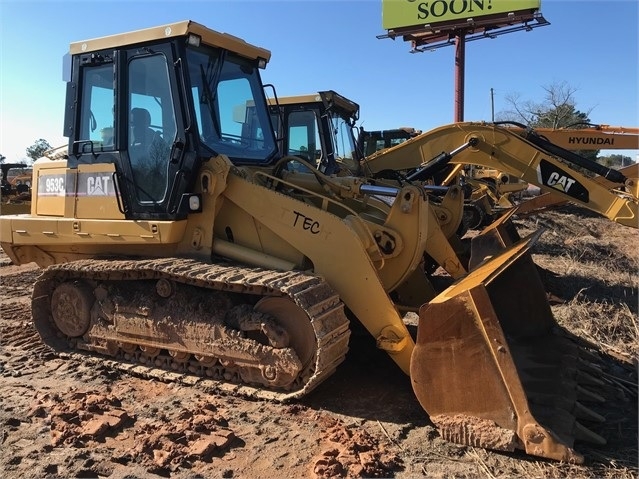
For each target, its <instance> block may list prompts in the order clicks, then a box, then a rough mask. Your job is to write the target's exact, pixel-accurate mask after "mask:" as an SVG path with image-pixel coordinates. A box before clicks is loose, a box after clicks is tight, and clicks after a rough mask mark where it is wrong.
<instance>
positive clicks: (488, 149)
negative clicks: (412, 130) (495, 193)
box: [364, 122, 639, 228]
mask: <svg viewBox="0 0 639 479" xmlns="http://www.w3.org/2000/svg"><path fill="white" fill-rule="evenodd" d="M462 145H468V147H464V148H461V149H460V146H462ZM443 157H449V158H447V160H446V161H442V158H443ZM449 163H450V164H473V165H479V166H484V167H488V168H495V169H499V170H500V171H503V172H505V173H508V174H510V175H513V176H516V177H517V178H519V179H521V180H523V181H526V182H528V183H530V184H531V185H536V186H538V187H539V188H541V189H542V190H543V191H544V192H551V193H552V194H553V195H555V196H557V197H559V198H562V199H563V200H565V201H569V202H572V203H576V204H579V205H581V206H583V207H585V208H588V209H590V210H592V211H594V212H597V213H599V214H601V215H603V216H606V217H607V218H609V219H611V220H613V221H615V222H617V223H620V224H623V225H626V226H632V227H635V228H637V227H639V224H638V220H637V214H638V211H637V209H638V196H639V191H638V187H637V184H638V179H637V178H636V177H627V176H626V175H624V174H623V173H622V172H620V171H617V170H612V169H610V168H607V167H605V166H603V165H600V164H598V163H595V162H592V161H590V160H587V159H585V158H583V157H580V156H578V155H576V154H574V153H572V152H570V151H568V150H565V149H563V148H561V147H559V146H557V145H555V144H553V143H551V142H550V141H548V140H546V139H545V138H542V137H540V136H539V135H535V134H530V133H528V132H520V133H518V132H517V131H513V130H512V129H509V128H504V127H500V126H496V125H492V124H486V123H472V122H468V123H456V124H451V125H447V126H443V127H440V128H436V129H434V130H431V131H429V132H427V133H424V134H422V135H419V136H417V137H415V138H413V139H411V140H408V141H406V142H404V143H402V144H400V145H398V146H396V147H394V148H390V149H388V150H383V151H380V152H378V153H377V154H375V155H372V156H370V157H368V158H367V159H366V160H365V165H364V168H365V169H367V170H368V171H370V172H372V173H373V174H374V173H375V172H378V171H381V170H384V169H389V168H392V169H394V170H407V171H413V172H412V173H411V174H409V175H408V176H407V177H408V178H416V179H423V178H425V177H427V176H428V175H430V174H431V173H432V172H433V170H436V169H437V168H441V167H443V166H445V165H447V164H449ZM571 165H577V166H579V167H581V168H586V169H589V170H590V171H592V172H594V173H596V174H598V175H600V176H601V177H603V178H604V179H605V180H606V183H605V184H604V183H603V182H600V181H598V180H597V179H593V178H589V177H587V176H586V175H584V174H582V173H580V172H579V171H578V170H577V169H576V168H575V167H574V166H571ZM420 172H425V173H424V174H420Z"/></svg>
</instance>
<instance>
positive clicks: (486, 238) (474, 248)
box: [468, 209, 521, 271]
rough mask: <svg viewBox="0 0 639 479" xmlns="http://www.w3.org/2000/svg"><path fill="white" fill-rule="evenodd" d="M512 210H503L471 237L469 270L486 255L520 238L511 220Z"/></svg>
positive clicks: (505, 247)
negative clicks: (503, 211)
mask: <svg viewBox="0 0 639 479" xmlns="http://www.w3.org/2000/svg"><path fill="white" fill-rule="evenodd" d="M514 212H515V210H514V209H511V210H510V211H507V212H505V213H504V214H502V215H501V216H500V217H499V218H497V219H496V220H495V221H493V222H492V223H491V224H489V225H488V226H486V228H484V229H483V230H482V231H481V233H479V234H478V235H477V236H475V237H474V238H472V239H471V242H470V260H469V263H468V270H469V271H472V270H473V269H475V268H476V267H477V265H478V264H480V263H482V262H483V261H484V260H485V259H486V258H487V257H489V256H495V255H497V254H499V253H501V252H503V251H504V250H505V249H508V248H510V247H511V246H513V245H514V244H515V243H517V242H518V241H519V240H521V237H520V236H519V232H518V231H517V228H515V225H514V224H513V222H512V220H511V217H512V215H513V213H514Z"/></svg>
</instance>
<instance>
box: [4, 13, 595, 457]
mask: <svg viewBox="0 0 639 479" xmlns="http://www.w3.org/2000/svg"><path fill="white" fill-rule="evenodd" d="M70 54H71V60H72V61H71V70H70V72H68V83H67V98H66V112H65V121H64V131H65V134H66V136H68V138H69V143H68V145H67V146H66V147H63V148H60V149H56V150H53V151H51V152H49V153H47V155H46V156H45V157H43V158H40V159H38V160H37V161H36V162H35V164H34V172H33V191H34V197H33V204H32V212H31V214H30V215H15V216H12V215H10V216H2V217H0V244H1V246H2V248H3V249H4V250H5V251H6V253H7V254H8V255H9V257H10V258H11V260H12V261H13V262H14V263H16V264H24V263H28V262H32V261H35V262H36V263H37V264H38V265H40V266H41V267H42V268H43V272H42V274H41V276H40V277H39V278H38V279H37V281H36V283H35V285H34V290H33V297H32V314H33V321H34V324H35V326H36V328H37V330H38V332H39V334H40V336H41V338H42V340H43V341H44V342H45V343H46V344H48V345H49V346H51V347H52V348H54V349H56V350H58V351H67V352H68V354H70V355H72V356H73V355H77V356H78V357H79V358H84V357H85V354H86V353H85V352H90V353H91V354H94V355H97V356H100V357H105V358H109V359H110V364H111V363H113V364H116V365H118V364H119V365H128V366H130V365H131V364H136V365H138V366H136V368H144V371H145V373H144V374H146V375H154V374H156V373H157V375H158V376H161V375H162V374H164V373H166V372H167V371H168V372H170V374H165V375H164V376H161V377H163V378H165V379H166V378H167V377H175V376H180V375H188V376H193V377H194V378H195V379H194V382H195V381H202V382H207V381H208V383H207V384H209V383H212V384H214V385H215V387H216V388H218V390H220V391H223V392H226V393H228V394H231V393H235V394H246V395H249V396H251V397H262V398H268V399H271V400H276V401H284V400H292V399H295V398H299V397H301V396H303V395H305V394H307V393H308V392H310V391H311V390H313V389H314V388H316V387H318V386H319V385H320V384H321V382H322V381H324V380H325V379H326V378H327V377H328V376H330V374H331V373H332V372H333V371H334V370H335V368H337V367H338V365H339V364H340V363H341V362H342V361H343V360H344V358H345V356H346V353H347V351H348V344H349V335H350V323H351V322H359V323H361V324H362V325H363V326H364V327H365V329H366V330H367V331H368V332H369V333H370V334H371V335H372V336H373V338H374V339H375V341H376V344H377V346H378V347H379V348H380V349H382V350H384V351H386V352H387V353H388V355H389V356H390V358H391V359H392V360H393V361H394V362H395V363H396V364H397V366H398V367H399V368H400V369H401V370H402V371H404V372H405V373H406V374H409V375H410V379H411V383H412V385H413V389H414V392H415V394H416V397H417V398H418V399H419V402H420V403H421V404H422V405H423V407H424V410H425V412H426V413H427V414H428V415H429V416H430V418H431V420H432V421H433V422H434V423H435V424H436V425H437V426H438V427H439V429H440V431H441V433H442V435H443V436H444V437H446V438H448V439H450V440H452V441H456V442H459V443H462V444H471V445H474V446H480V447H486V448H491V449H496V450H507V451H512V450H515V449H520V450H524V451H526V453H528V454H530V455H534V456H538V457H544V458H550V459H555V460H561V461H573V462H577V463H578V462H581V461H583V456H582V455H581V454H580V453H579V452H577V451H576V450H575V442H576V441H577V442H578V441H589V442H592V443H603V442H604V439H603V438H601V437H599V436H597V435H596V434H595V433H593V432H591V431H590V430H589V429H588V428H587V427H586V426H585V425H586V424H589V423H590V422H594V421H595V420H597V419H600V418H598V417H597V415H596V414H591V413H588V409H587V408H585V407H583V405H582V400H581V399H580V397H579V395H578V394H581V393H580V392H581V391H584V390H587V389H588V386H585V385H583V384H581V381H582V378H584V377H586V376H588V375H587V374H581V371H580V369H581V366H580V364H581V363H580V362H579V356H580V354H581V353H580V350H579V348H577V347H576V346H575V344H574V343H573V342H572V341H571V340H569V339H568V338H567V337H564V336H562V335H559V334H557V333H556V330H557V329H558V328H557V324H556V322H555V320H554V318H553V316H552V313H551V310H550V307H549V305H548V303H547V300H546V298H545V292H544V290H543V287H542V286H541V283H540V281H539V277H538V275H537V272H536V271H535V268H534V265H533V264H532V262H531V261H529V260H527V259H526V258H529V257H530V255H529V254H528V251H529V249H530V247H531V246H532V245H533V244H534V242H535V241H536V238H537V236H538V234H539V233H535V234H533V235H531V236H529V237H527V238H524V239H523V240H521V241H518V242H517V243H515V244H514V245H512V246H511V247H509V248H507V249H505V250H504V251H503V252H502V253H500V254H498V255H492V256H489V257H487V258H485V259H483V260H482V261H480V262H478V264H477V266H476V267H474V268H473V269H472V271H471V272H470V273H467V272H466V270H465V268H464V267H463V266H462V265H461V264H460V263H459V260H458V258H457V255H456V253H455V252H454V250H453V248H452V246H451V244H450V243H449V241H448V239H447V238H449V236H450V235H451V234H452V233H451V232H450V231H453V232H454V231H456V229H457V227H458V225H459V223H458V221H459V219H457V220H456V221H451V222H450V223H447V222H446V221H445V218H442V217H441V215H444V213H445V212H446V209H447V208H448V209H449V210H450V211H451V212H453V213H451V215H454V212H455V211H457V212H459V211H461V206H462V202H463V198H462V196H463V195H462V194H461V191H460V189H459V188H458V187H451V188H449V189H448V190H447V192H446V196H445V199H444V200H443V201H442V202H441V204H439V205H433V204H431V201H430V199H429V196H428V195H427V194H425V190H424V188H422V187H421V186H416V185H412V184H408V183H407V184H405V185H401V186H397V187H392V186H386V185H378V184H375V183H373V182H371V181H369V180H368V179H367V178H365V177H363V176H348V175H344V176H337V175H332V174H330V173H327V170H326V169H324V171H321V170H320V169H318V168H317V167H316V164H315V163H313V162H308V161H305V160H303V159H301V158H300V157H297V156H295V157H291V156H284V157H282V156H281V155H280V154H279V151H278V145H277V141H276V138H275V136H274V129H273V125H272V122H271V118H270V112H269V108H268V104H267V100H266V98H265V95H264V90H263V84H262V81H261V77H260V68H264V67H265V66H266V64H267V63H268V61H269V59H270V52H269V51H268V50H265V49H263V48H259V47H255V46H253V45H250V44H248V43H246V42H244V41H243V40H241V39H239V38H237V37H234V36H231V35H228V34H223V33H218V32H215V31H213V30H210V29H208V28H206V27H204V26H202V25H200V24H198V23H195V22H192V21H182V22H176V23H172V24H168V25H162V26H158V27H154V28H149V29H144V30H138V31H134V32H127V33H121V34H116V35H113V36H107V37H102V38H96V39H91V40H85V41H80V42H76V43H72V44H71V47H70ZM466 129H469V130H466ZM104 132H109V135H103V134H102V133H104ZM445 132H446V134H445V135H442V137H441V138H445V139H442V140H439V141H437V138H436V139H435V140H436V141H435V143H434V145H433V148H436V149H437V151H441V150H442V149H445V148H446V147H448V146H449V145H451V144H456V143H457V142H458V141H462V142H463V143H468V146H469V151H472V150H473V149H476V150H479V151H482V152H483V151H485V149H487V148H488V146H487V143H486V142H487V141H493V142H494V141H495V140H502V139H503V138H504V137H502V136H499V137H497V136H498V135H502V133H500V130H499V129H495V128H488V127H482V129H480V130H477V128H475V127H471V126H468V125H460V126H459V127H455V128H452V127H451V128H449V129H448V130H446V131H445ZM442 133H444V130H442ZM480 133H481V135H480ZM475 137H476V138H477V140H478V141H479V143H476V142H475V140H473V138H475ZM505 138H508V137H507V136H506V137H505ZM520 141H521V140H520ZM441 142H443V143H441ZM404 144H406V145H415V143H411V142H410V140H409V142H406V143H404ZM500 144H501V143H500ZM444 145H445V146H444ZM473 145H474V146H473ZM400 146H401V145H400ZM391 150H392V149H391ZM423 153H424V154H425V155H426V157H429V156H430V155H431V153H432V152H430V151H429V152H426V151H424V152H423ZM533 159H534V158H533ZM291 161H297V162H298V163H300V162H301V163H300V164H302V165H303V166H304V167H305V168H304V169H299V170H296V169H289V168H288V167H289V166H290V163H291ZM537 163H539V162H537ZM332 167H333V165H330V164H328V165H326V168H327V169H328V171H330V169H331V168H332ZM566 181H567V180H566ZM566 181H564V183H565V184H567V183H566ZM557 182H558V181H556V182H555V183H557ZM380 196H382V197H383V196H388V197H390V198H391V199H392V201H389V202H386V201H382V200H381V199H379V198H380ZM447 204H448V205H449V207H445V206H446V205H447ZM457 218H459V214H458V215H457ZM425 256H428V257H430V258H434V259H435V260H436V261H437V263H438V264H439V265H441V266H442V267H443V268H444V269H445V270H446V271H447V272H448V273H449V275H450V276H451V278H452V279H451V283H452V284H451V286H450V287H448V288H447V289H445V290H444V291H443V292H437V291H435V288H434V287H433V286H432V284H430V283H429V280H428V277H427V276H426V275H425V273H424V271H423V268H422V267H421V265H422V263H423V261H424V257H425ZM415 310H419V324H418V327H417V332H416V337H413V336H412V335H411V333H410V331H409V329H408V327H407V326H406V324H405V322H404V321H403V317H404V316H403V313H404V312H405V311H415ZM79 352H82V354H80V353H79ZM115 367H120V366H115ZM136 368H132V367H127V368H123V369H124V370H131V369H136ZM578 372H579V374H577V373H578ZM559 373H561V374H559ZM582 386H583V387H582ZM380 387H383V386H380ZM590 397H592V395H590Z"/></svg>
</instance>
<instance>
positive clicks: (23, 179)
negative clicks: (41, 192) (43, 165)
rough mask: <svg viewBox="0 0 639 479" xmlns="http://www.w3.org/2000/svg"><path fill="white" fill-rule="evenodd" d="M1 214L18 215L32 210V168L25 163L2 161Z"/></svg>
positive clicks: (0, 167)
mask: <svg viewBox="0 0 639 479" xmlns="http://www.w3.org/2000/svg"><path fill="white" fill-rule="evenodd" d="M0 171H1V172H2V180H1V182H2V184H1V187H0V214H2V215H17V214H22V213H29V212H30V211H31V181H32V176H31V168H29V167H27V165H26V164H24V163H2V164H0Z"/></svg>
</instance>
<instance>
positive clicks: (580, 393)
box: [577, 386, 606, 403]
mask: <svg viewBox="0 0 639 479" xmlns="http://www.w3.org/2000/svg"><path fill="white" fill-rule="evenodd" d="M577 398H579V399H580V400H581V401H584V402H596V403H604V402H606V399H605V398H604V397H603V396H601V395H599V394H597V393H594V392H592V391H589V390H588V389H586V388H584V387H581V386H577Z"/></svg>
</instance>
